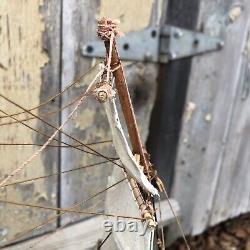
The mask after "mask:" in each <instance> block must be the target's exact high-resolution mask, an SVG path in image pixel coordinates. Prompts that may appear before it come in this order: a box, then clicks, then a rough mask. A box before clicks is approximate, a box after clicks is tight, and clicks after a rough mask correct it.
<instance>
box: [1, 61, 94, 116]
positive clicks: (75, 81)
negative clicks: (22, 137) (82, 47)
mask: <svg viewBox="0 0 250 250" xmlns="http://www.w3.org/2000/svg"><path fill="white" fill-rule="evenodd" d="M97 65H98V63H96V64H95V65H94V66H93V67H91V68H90V69H89V70H87V71H86V72H85V73H84V74H82V75H81V76H80V77H79V78H78V79H76V80H74V81H73V82H71V83H69V84H68V85H67V86H66V87H65V88H64V89H63V90H62V91H61V92H59V93H57V94H56V95H54V96H52V97H49V98H48V99H47V100H46V101H44V102H42V103H41V104H39V105H37V106H35V107H33V108H31V109H29V111H33V110H36V109H38V108H41V107H43V106H45V105H47V104H48V103H50V102H51V101H53V100H55V99H56V98H57V97H58V96H61V95H62V94H63V93H64V92H66V91H67V90H69V89H70V88H71V87H73V86H74V85H76V84H77V83H79V82H80V81H81V80H82V79H83V78H84V77H85V76H86V75H88V73H90V72H91V71H92V70H93V69H94V68H95V67H96V66H97ZM25 113H26V112H25V111H21V112H16V113H13V114H10V115H5V116H0V119H2V118H8V117H13V116H17V115H20V114H25Z"/></svg>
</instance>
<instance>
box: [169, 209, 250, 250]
mask: <svg viewBox="0 0 250 250" xmlns="http://www.w3.org/2000/svg"><path fill="white" fill-rule="evenodd" d="M188 242H189V245H190V247H191V249H192V250H250V213H248V214H245V215H242V216H240V217H238V218H235V219H232V220H229V221H226V222H224V223H221V224H219V225H217V226H214V227H212V228H210V229H208V230H207V231H206V232H204V233H203V234H201V235H199V236H195V237H188ZM168 250H186V248H185V245H184V242H183V240H182V239H179V240H177V241H176V242H175V243H174V244H173V245H171V246H170V247H168Z"/></svg>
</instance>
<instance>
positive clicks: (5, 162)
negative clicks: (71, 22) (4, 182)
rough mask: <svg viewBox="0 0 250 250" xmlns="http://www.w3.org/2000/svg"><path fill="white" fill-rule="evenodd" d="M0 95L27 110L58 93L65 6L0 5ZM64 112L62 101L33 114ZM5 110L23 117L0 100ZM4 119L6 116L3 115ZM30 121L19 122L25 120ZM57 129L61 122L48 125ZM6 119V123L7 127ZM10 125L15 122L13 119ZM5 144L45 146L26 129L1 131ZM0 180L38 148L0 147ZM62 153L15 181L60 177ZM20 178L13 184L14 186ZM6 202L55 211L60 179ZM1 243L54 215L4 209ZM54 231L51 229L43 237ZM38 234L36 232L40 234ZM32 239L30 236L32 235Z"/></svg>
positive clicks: (34, 185)
mask: <svg viewBox="0 0 250 250" xmlns="http://www.w3.org/2000/svg"><path fill="white" fill-rule="evenodd" d="M0 30H1V35H0V40H1V41H0V44H1V46H0V55H1V58H0V65H1V66H0V82H1V84H0V92H1V93H2V94H4V95H6V96H8V97H9V98H11V99H12V100H15V101H16V102H17V103H19V104H20V105H22V106H24V107H28V108H31V107H34V106H37V105H38V104H39V103H41V102H43V101H44V100H46V99H47V98H48V97H49V96H51V95H53V94H56V93H57V92H58V91H59V58H60V57H59V53H60V35H59V33H60V3H58V1H40V0H35V1H34V0H28V1H24V0H22V1H11V2H10V1H7V0H6V1H5V0H3V1H1V8H0ZM58 107H59V103H58V101H55V102H54V103H50V104H48V105H47V106H46V108H41V109H39V110H34V113H35V114H42V113H43V112H45V111H48V110H54V109H57V108H58ZM1 109H3V110H5V111H6V112H8V113H13V112H17V111H20V109H17V108H16V107H15V106H13V105H11V104H9V103H7V102H6V101H3V100H2V99H1ZM1 115H2V114H1ZM25 117H26V116H23V115H22V116H18V119H24V118H25ZM49 120H51V121H53V123H54V124H55V125H56V126H57V125H58V117H57V116H54V117H53V118H51V119H49ZM6 121H7V120H6V119H1V122H6ZM9 121H13V120H11V119H9ZM28 124H29V125H30V126H33V127H34V128H37V129H40V130H42V131H44V132H46V133H48V134H51V133H52V130H51V129H48V128H46V127H45V126H44V125H42V124H41V123H38V122H36V121H34V120H33V121H29V122H28ZM0 141H1V142H5V143H8V142H9V143H13V142H17V143H42V142H43V141H44V138H39V137H38V136H37V135H36V133H35V132H33V131H31V130H29V129H27V128H24V127H23V126H22V125H15V124H14V125H9V126H3V127H0ZM0 147H1V150H0V159H1V161H0V162H1V172H0V175H1V179H2V178H3V177H4V176H5V175H7V174H8V173H10V172H11V171H13V170H14V169H16V168H17V167H18V166H19V165H20V164H21V163H22V162H23V161H24V160H26V159H27V158H28V157H29V156H31V155H32V154H33V153H34V152H35V151H36V150H37V149H38V147H35V146H29V147H25V146H8V147H6V146H0ZM57 163H58V152H57V149H53V150H47V151H46V152H44V153H43V154H42V155H40V156H38V157H37V158H36V160H35V161H33V162H32V163H31V164H29V165H28V166H27V167H26V168H25V170H24V171H22V172H21V174H20V175H18V176H17V177H16V178H17V179H18V180H21V179H27V178H31V177H35V176H40V175H48V174H51V173H52V172H55V171H57ZM14 179H15V177H14V178H13V179H12V181H13V180H14ZM0 196H1V198H4V199H9V200H15V201H23V202H33V203H34V202H35V203H37V204H41V205H43V204H44V205H51V206H56V204H57V179H56V178H50V179H47V180H39V181H36V182H29V183H23V184H18V185H15V186H10V187H7V188H5V189H1V194H0ZM0 210H1V212H0V224H1V226H0V232H1V235H0V241H1V243H4V242H6V241H7V240H10V239H12V238H13V237H15V236H16V235H17V234H18V233H20V232H24V231H25V230H28V229H30V228H32V227H33V226H35V225H37V224H40V223H42V222H43V221H45V220H46V219H47V218H48V216H51V215H53V214H54V213H53V212H52V213H51V212H44V211H38V210H35V209H31V208H26V207H21V208H18V207H15V206H13V205H6V204H1V206H0ZM54 227H55V223H51V224H50V225H48V226H47V227H44V228H43V229H42V230H40V232H41V231H43V232H44V231H47V230H49V229H52V228H54ZM36 233H38V232H34V233H33V234H36ZM27 236H28V235H27Z"/></svg>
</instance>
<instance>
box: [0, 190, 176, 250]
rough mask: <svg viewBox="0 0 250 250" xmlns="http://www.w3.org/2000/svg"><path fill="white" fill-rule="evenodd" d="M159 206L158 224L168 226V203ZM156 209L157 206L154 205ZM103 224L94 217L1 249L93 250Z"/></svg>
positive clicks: (101, 232)
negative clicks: (160, 213)
mask: <svg viewBox="0 0 250 250" xmlns="http://www.w3.org/2000/svg"><path fill="white" fill-rule="evenodd" d="M110 194H111V193H110ZM171 203H172V205H173V207H174V209H175V211H176V212H177V214H179V212H180V208H179V206H178V204H177V203H176V201H174V200H171ZM161 206H162V207H163V210H162V221H159V223H161V224H163V225H169V224H170V223H172V222H173V215H172V212H171V210H170V209H169V206H168V202H167V201H166V200H163V201H162V202H161ZM156 207H158V204H156ZM104 222H105V218H104V217H101V216H95V217H92V218H89V219H87V220H85V221H83V222H78V223H76V224H74V225H71V226H69V227H65V228H63V229H60V230H57V231H56V232H54V233H52V234H46V235H44V236H39V237H36V238H34V239H31V240H28V241H25V242H23V243H19V244H16V245H13V246H9V247H6V248H3V249H5V250H23V249H29V248H31V247H33V248H34V249H36V250H43V249H49V250H59V249H60V250H75V249H78V248H79V246H81V250H85V249H86V250H87V249H92V248H93V249H94V247H95V246H96V245H97V242H98V240H102V239H103V237H104V229H103V227H104ZM106 234H107V233H106Z"/></svg>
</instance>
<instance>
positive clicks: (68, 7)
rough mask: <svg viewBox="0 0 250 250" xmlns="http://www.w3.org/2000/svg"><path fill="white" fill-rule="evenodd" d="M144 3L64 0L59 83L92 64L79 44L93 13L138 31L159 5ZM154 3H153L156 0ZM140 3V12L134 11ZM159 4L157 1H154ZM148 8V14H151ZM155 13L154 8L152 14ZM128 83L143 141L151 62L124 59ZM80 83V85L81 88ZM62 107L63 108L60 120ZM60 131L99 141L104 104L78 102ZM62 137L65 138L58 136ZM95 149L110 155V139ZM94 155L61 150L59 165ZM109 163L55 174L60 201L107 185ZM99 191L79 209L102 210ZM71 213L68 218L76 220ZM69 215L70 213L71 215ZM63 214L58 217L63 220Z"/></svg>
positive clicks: (92, 29) (89, 36) (105, 132)
mask: <svg viewBox="0 0 250 250" xmlns="http://www.w3.org/2000/svg"><path fill="white" fill-rule="evenodd" d="M146 2H147V4H145V5H141V4H140V3H141V1H139V0H136V1H133V2H131V3H130V4H129V5H128V4H127V1H114V0H113V1H112V0H109V1H96V0H95V1H92V0H91V1H90V0H81V1H80V0H74V1H71V0H70V1H69V0H66V1H64V3H63V25H62V27H63V32H62V44H63V45H62V84H63V86H65V84H67V83H68V82H70V81H72V80H73V79H75V78H77V77H78V76H80V75H81V74H82V73H83V72H86V71H87V69H88V68H89V67H90V66H91V64H92V63H93V60H91V59H89V58H84V57H82V56H81V52H80V48H81V45H83V44H84V43H86V42H88V41H90V40H96V39H97V38H96V17H98V16H99V17H102V16H105V17H109V18H118V19H120V20H121V24H120V25H119V29H120V30H121V31H125V32H128V31H131V30H138V29H141V28H142V27H146V26H147V25H149V23H150V22H152V20H153V22H156V20H157V16H158V14H157V12H158V13H159V12H160V8H155V9H153V3H154V2H155V3H154V4H156V3H157V4H158V5H159V3H160V2H161V1H153V0H147V1H146ZM158 2H159V3H158ZM139 6H140V9H141V15H140V18H138V15H135V14H134V11H135V10H138V8H139ZM159 6H160V5H159ZM152 12H153V13H154V15H153V14H151V13H152ZM155 12H156V13H155ZM125 72H126V76H127V77H128V85H129V88H130V91H131V93H132V99H133V100H132V101H133V103H134V104H135V112H136V115H137V117H139V122H138V123H139V129H140V132H142V134H143V139H144V141H145V139H146V136H147V132H148V128H147V124H148V123H147V121H148V120H149V117H150V111H151V108H152V105H153V102H154V97H155V88H156V76H157V71H156V67H155V66H153V65H144V64H135V65H133V67H132V66H131V65H130V64H129V65H128V66H127V67H126V69H125ZM87 84H89V81H84V83H83V84H82V85H81V87H78V88H75V89H73V90H72V91H70V92H69V93H67V94H66V95H64V96H63V99H62V103H63V104H62V105H65V104H66V103H68V102H69V101H70V100H72V99H73V98H74V97H75V96H77V95H79V94H80V93H81V92H82V91H83V89H84V88H85V87H86V86H87ZM83 86H84V87H83ZM67 113H68V111H66V112H63V115H62V121H63V120H64V119H65V117H66V115H67ZM66 130H67V131H68V132H69V133H70V134H72V135H74V136H75V137H77V138H78V139H80V140H82V141H84V142H92V141H100V140H104V139H110V138H111V133H110V128H109V125H108V122H107V118H106V115H105V111H104V108H103V107H102V105H101V104H99V103H97V101H96V100H94V99H93V98H88V100H87V101H86V102H85V103H84V104H83V105H82V107H81V110H80V111H79V112H78V114H77V116H76V118H75V120H74V121H72V122H71V124H70V125H68V126H67V128H66ZM62 138H63V139H64V140H66V138H65V137H64V136H63V137H62ZM95 149H96V150H98V151H99V152H101V153H102V154H105V155H108V156H112V155H113V156H114V155H115V152H114V149H113V148H112V146H111V144H105V145H104V144H102V145H99V146H98V145H97V146H95ZM102 160H103V159H102V158H100V157H96V156H92V155H87V154H83V153H82V152H76V151H75V150H67V151H66V150H62V154H61V169H62V170H66V169H68V168H73V167H79V166H81V165H86V164H89V163H93V162H98V161H102ZM112 168H113V166H112V165H110V164H103V165H102V166H98V167H93V168H89V169H88V170H86V171H82V172H79V173H78V174H75V175H65V176H63V177H62V179H61V206H62V207H68V206H71V205H72V204H74V203H76V202H79V201H81V200H83V199H85V198H88V197H89V196H91V195H92V194H94V193H95V192H96V191H97V190H102V189H104V188H105V187H106V185H107V178H108V176H109V175H110V174H111V171H112ZM104 198H105V195H103V196H99V197H98V199H95V200H93V201H91V202H89V203H88V204H86V205H85V208H88V209H92V210H94V211H100V210H103V209H104ZM77 218H78V217H75V218H74V219H77ZM71 219H72V218H71ZM68 220H69V218H67V217H66V216H65V217H64V220H63V223H64V222H66V221H68Z"/></svg>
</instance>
